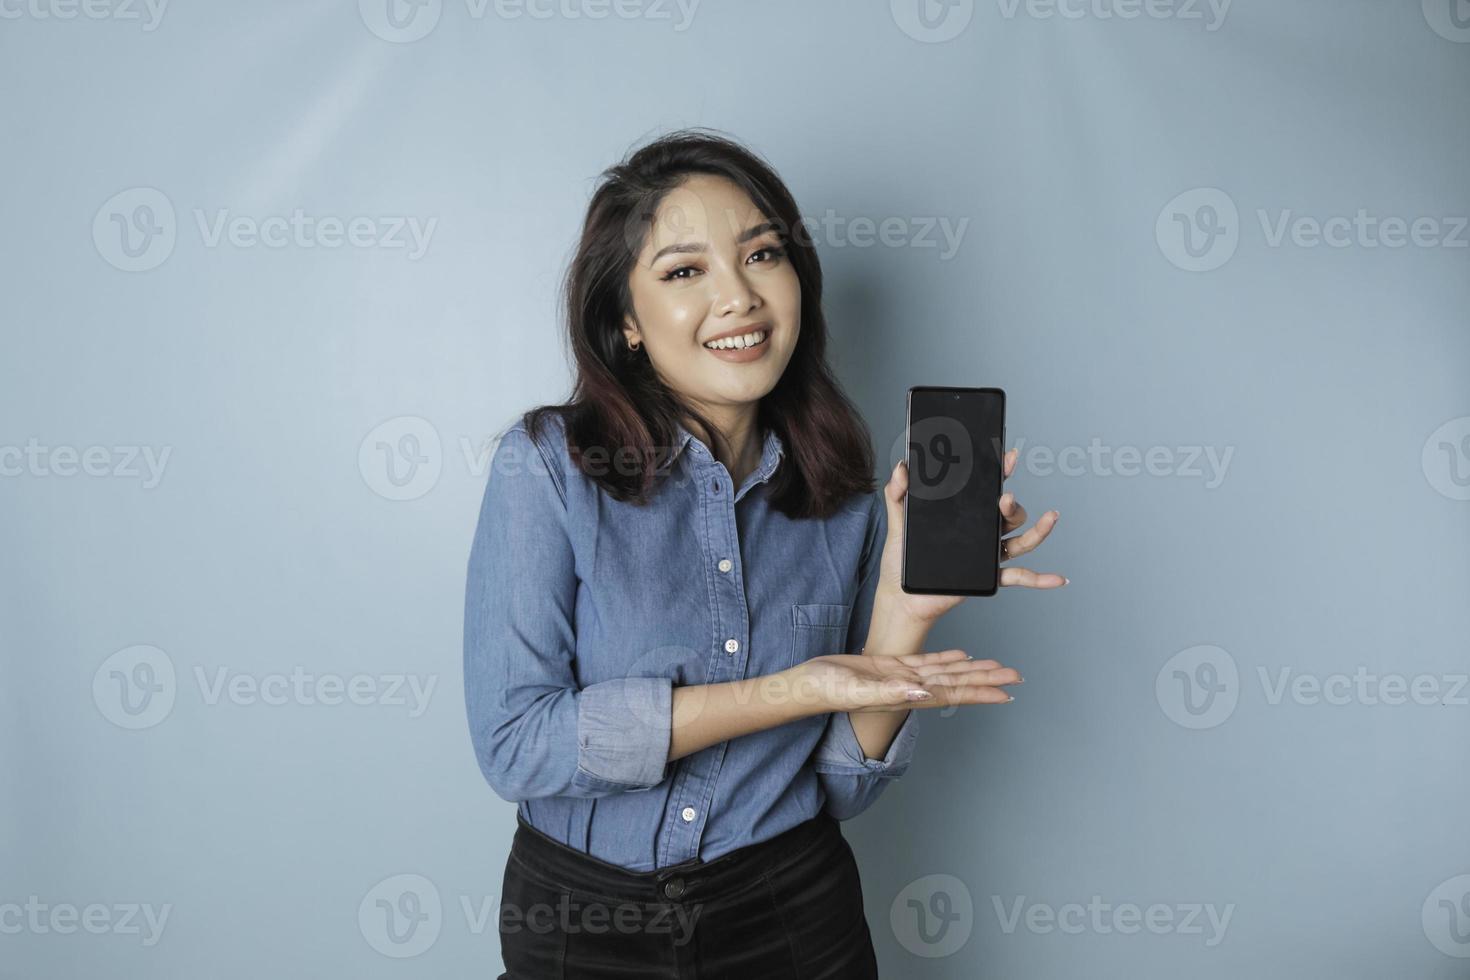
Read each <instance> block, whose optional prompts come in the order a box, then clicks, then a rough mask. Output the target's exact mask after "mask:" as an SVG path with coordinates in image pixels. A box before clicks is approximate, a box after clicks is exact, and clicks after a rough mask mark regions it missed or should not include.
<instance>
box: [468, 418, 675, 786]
mask: <svg viewBox="0 0 1470 980" xmlns="http://www.w3.org/2000/svg"><path fill="white" fill-rule="evenodd" d="M560 476H561V474H560V473H559V471H558V470H557V469H556V468H555V467H554V466H551V465H549V464H548V462H547V457H546V455H545V453H543V452H542V449H541V446H540V445H539V444H538V443H537V442H535V441H533V440H532V439H531V437H530V435H529V434H528V433H527V431H526V430H525V428H524V423H517V424H516V425H515V426H513V427H512V428H511V429H509V430H508V431H507V432H506V433H505V434H504V436H503V437H502V438H501V439H500V441H499V443H498V445H497V446H496V448H495V452H494V454H493V456H492V458H491V463H490V477H489V479H488V481H487V484H486V487H485V494H484V497H483V499H482V502H481V505H480V514H479V520H478V523H477V525H476V528H475V535H474V541H473V543H472V545H471V548H470V557H469V567H468V575H467V583H466V588H465V615H464V682H465V683H464V691H465V708H466V712H467V714H468V717H469V727H470V739H471V742H472V743H473V746H474V750H475V757H476V759H477V761H478V762H479V765H480V771H481V772H482V773H483V774H484V776H485V779H486V781H487V782H489V784H490V786H491V788H492V789H493V790H494V791H495V792H496V794H497V795H499V796H500V797H501V798H502V799H505V800H508V801H511V802H519V801H522V800H528V799H534V798H537V797H545V796H572V797H598V796H608V795H611V794H614V793H623V792H636V791H639V790H647V789H650V788H652V787H653V786H656V785H657V784H659V783H660V782H662V781H663V780H664V779H665V778H666V777H667V775H668V770H669V763H668V753H669V736H670V719H671V717H672V715H671V711H672V701H673V690H672V680H671V679H670V678H668V677H621V678H615V679H612V680H606V681H602V682H599V683H595V684H589V685H587V686H585V687H578V685H577V683H576V678H575V672H574V669H573V658H574V656H575V651H576V633H575V621H576V620H575V612H576V597H577V576H576V569H575V564H574V553H573V549H572V544H571V538H570V536H569V531H568V520H567V506H566V496H565V490H564V485H563V484H562V483H561V482H560V480H559V477H560Z"/></svg>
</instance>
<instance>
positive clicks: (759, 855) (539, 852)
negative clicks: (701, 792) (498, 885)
mask: <svg viewBox="0 0 1470 980" xmlns="http://www.w3.org/2000/svg"><path fill="white" fill-rule="evenodd" d="M516 822H517V824H518V826H517V828H516V834H515V839H514V841H513V842H512V844H511V849H510V857H509V858H508V859H507V861H506V865H505V882H504V886H503V887H502V889H501V894H500V921H499V928H500V949H501V956H502V957H503V959H504V960H505V968H506V970H507V972H506V973H503V974H501V975H500V980H594V978H595V980H603V978H609V980H610V978H614V977H617V978H637V980H876V978H877V976H878V963H877V959H876V958H875V957H874V954H873V940H872V936H871V935H870V933H869V932H868V923H867V920H866V918H864V916H863V894H862V885H861V883H860V882H859V880H858V869H857V862H856V861H855V860H854V859H853V855H852V848H850V847H849V846H848V844H847V841H846V840H845V839H843V836H842V832H841V831H840V830H839V829H838V825H837V821H836V820H835V819H833V818H832V817H831V816H829V815H827V814H825V813H823V814H821V815H819V816H817V817H815V818H814V819H812V820H808V821H807V822H806V823H803V824H800V825H798V826H796V827H793V828H791V829H790V830H788V831H786V832H784V833H782V834H779V835H777V836H776V837H773V838H771V839H770V840H765V841H761V842H760V843H757V844H752V845H750V846H748V847H743V848H740V849H738V850H736V851H732V852H731V853H729V854H726V855H724V856H723V857H720V858H717V859H716V860H714V861H709V862H700V861H690V862H686V863H684V864H680V865H674V866H671V867H667V868H661V869H659V870H657V871H649V872H642V873H638V872H630V871H627V870H625V869H623V868H619V867H617V866H615V865H612V864H608V863H606V862H603V861H599V860H597V859H596V858H592V857H589V856H588V855H586V854H583V853H582V852H580V851H577V850H575V849H573V848H569V847H567V846H566V845H564V844H560V843H558V842H557V841H554V840H552V839H551V838H550V837H547V836H546V835H545V834H542V833H541V832H540V831H538V830H536V829H535V828H533V827H531V826H530V825H529V824H527V823H526V822H525V821H524V820H522V819H521V818H520V816H519V814H518V815H517V817H516Z"/></svg>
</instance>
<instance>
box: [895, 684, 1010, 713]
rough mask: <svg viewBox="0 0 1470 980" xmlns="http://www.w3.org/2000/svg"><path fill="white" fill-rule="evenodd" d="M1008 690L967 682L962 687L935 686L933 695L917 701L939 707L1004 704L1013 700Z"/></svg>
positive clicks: (928, 705)
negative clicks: (930, 697)
mask: <svg viewBox="0 0 1470 980" xmlns="http://www.w3.org/2000/svg"><path fill="white" fill-rule="evenodd" d="M1014 700H1015V698H1013V697H1011V695H1010V694H1009V692H1007V691H1004V690H1002V689H1001V688H998V687H990V686H988V685H985V684H969V685H966V686H963V687H936V688H935V689H934V697H933V698H932V699H930V700H927V701H920V702H917V703H918V704H922V705H923V706H924V707H926V708H929V707H933V708H941V707H948V706H950V705H952V704H1005V703H1006V702H1008V701H1014Z"/></svg>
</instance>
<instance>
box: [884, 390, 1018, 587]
mask: <svg viewBox="0 0 1470 980" xmlns="http://www.w3.org/2000/svg"><path fill="white" fill-rule="evenodd" d="M908 401H909V404H908V427H907V433H906V441H907V446H908V449H907V454H908V465H909V489H908V496H907V497H906V498H905V500H904V529H905V531H904V542H903V544H904V547H903V581H902V585H903V590H904V591H905V592H923V593H937V594H942V595H994V594H995V592H996V588H997V586H998V585H999V581H1000V534H1001V519H1000V494H1001V486H1000V485H1001V465H1002V458H1003V456H1004V452H1005V451H1004V449H1003V448H1002V447H1003V443H1004V440H1005V392H1004V391H1001V390H1000V389H999V388H939V387H916V388H910V389H909V398H908Z"/></svg>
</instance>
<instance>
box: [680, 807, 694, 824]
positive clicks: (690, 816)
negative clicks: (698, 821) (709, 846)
mask: <svg viewBox="0 0 1470 980" xmlns="http://www.w3.org/2000/svg"><path fill="white" fill-rule="evenodd" d="M679 816H681V817H683V818H684V822H685V823H690V822H691V821H693V820H694V807H692V806H686V807H685V808H684V809H683V810H681V811H679Z"/></svg>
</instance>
